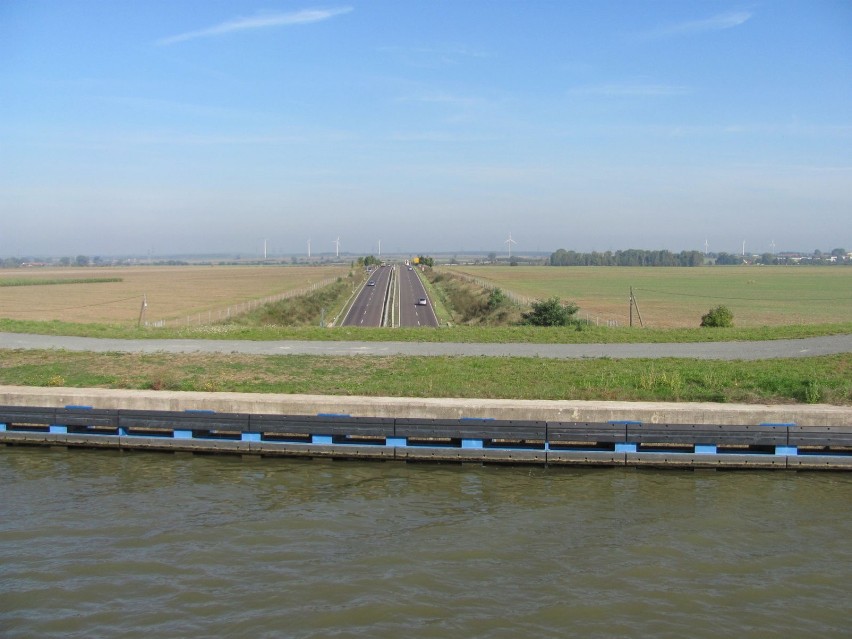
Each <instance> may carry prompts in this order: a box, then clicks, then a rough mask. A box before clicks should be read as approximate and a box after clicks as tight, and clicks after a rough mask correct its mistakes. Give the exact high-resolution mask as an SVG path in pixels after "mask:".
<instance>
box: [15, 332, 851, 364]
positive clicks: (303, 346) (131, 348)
mask: <svg viewBox="0 0 852 639" xmlns="http://www.w3.org/2000/svg"><path fill="white" fill-rule="evenodd" d="M329 330H333V329H329ZM0 348H2V349H7V350H8V349H26V350H34V349H61V350H66V351H91V352H98V353H107V352H119V353H237V354H245V355H368V356H374V357H375V356H390V355H414V356H419V357H424V356H426V357H428V356H439V355H445V356H446V355H450V356H468V357H480V356H482V357H542V358H547V359H584V358H591V359H594V358H611V359H637V358H651V359H659V358H664V357H685V358H692V359H707V360H759V359H777V358H795V357H813V356H816V355H834V354H838V353H850V352H852V334H850V335H830V336H826V337H810V338H806V339H785V340H771V341H764V342H700V343H689V344H684V343H677V344H458V343H451V342H354V341H350V342H308V341H295V340H282V341H273V342H258V341H247V340H202V339H145V340H128V339H102V338H97V337H66V336H54V335H31V334H25V333H0Z"/></svg>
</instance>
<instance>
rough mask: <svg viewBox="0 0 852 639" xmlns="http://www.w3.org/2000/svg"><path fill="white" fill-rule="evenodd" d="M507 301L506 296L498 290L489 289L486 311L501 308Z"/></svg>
mask: <svg viewBox="0 0 852 639" xmlns="http://www.w3.org/2000/svg"><path fill="white" fill-rule="evenodd" d="M507 301H508V298H507V297H506V294H505V293H503V291H501V290H500V289H499V288H493V289H491V293H489V294H488V310H490V311H493V310H494V309H496V308H499V307H500V306H502V305H503V304H504V303H505V302H507Z"/></svg>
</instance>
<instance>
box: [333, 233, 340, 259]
mask: <svg viewBox="0 0 852 639" xmlns="http://www.w3.org/2000/svg"><path fill="white" fill-rule="evenodd" d="M334 256H335V257H340V236H339V235H338V236H337V239H336V240H334Z"/></svg>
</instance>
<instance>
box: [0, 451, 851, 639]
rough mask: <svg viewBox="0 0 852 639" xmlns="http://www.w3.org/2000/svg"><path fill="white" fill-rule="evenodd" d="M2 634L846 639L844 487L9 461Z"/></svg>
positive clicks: (53, 454)
mask: <svg viewBox="0 0 852 639" xmlns="http://www.w3.org/2000/svg"><path fill="white" fill-rule="evenodd" d="M0 483H2V492H0V631H2V634H3V636H5V637H69V636H71V637H74V636H77V637H117V636H121V637H151V636H160V637H252V638H260V637H394V638H396V637H449V636H457V637H506V638H509V637H572V636H573V637H647V636H657V637H684V636H690V637H719V636H738V637H772V636H785V637H787V636H821V637H843V636H849V635H850V632H852V612H850V605H849V603H848V599H849V585H850V582H852V544H850V543H849V540H850V539H852V513H850V504H852V476H850V475H847V474H841V473H792V472H790V473H788V472H783V471H766V472H763V471H748V472H704V471H700V472H683V471H646V470H637V469H613V468H609V469H553V468H550V469H546V468H541V467H533V468H526V467H502V466H501V467H497V466H478V465H430V464H404V463H399V462H387V463H371V462H332V461H309V460H282V459H243V458H240V457H227V456H210V457H205V456H190V455H186V456H184V455H171V454H157V453H127V452H124V453H121V452H116V451H81V450H69V451H66V450H63V449H44V448H24V447H6V448H0Z"/></svg>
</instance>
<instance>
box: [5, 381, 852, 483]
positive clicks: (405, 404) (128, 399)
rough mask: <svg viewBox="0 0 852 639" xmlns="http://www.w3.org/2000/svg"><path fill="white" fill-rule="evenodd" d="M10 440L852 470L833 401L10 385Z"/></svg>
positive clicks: (843, 417) (849, 438) (851, 429)
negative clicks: (782, 403) (649, 400)
mask: <svg viewBox="0 0 852 639" xmlns="http://www.w3.org/2000/svg"><path fill="white" fill-rule="evenodd" d="M0 404H2V406H0V443H5V444H7V445H51V446H57V445H59V446H69V447H71V446H79V447H90V448H92V447H94V448H119V449H128V450H129V449H143V450H162V451H188V452H199V453H236V454H247V455H262V456H301V457H332V458H366V459H384V460H387V459H395V460H404V461H457V462H459V461H467V462H488V463H530V464H551V465H559V464H573V465H608V466H624V465H627V466H657V467H692V468H701V467H708V468H710V467H712V468H719V467H723V468H776V469H830V470H850V469H852V411H850V409H849V408H844V407H831V406H791V407H775V406H747V405H738V406H730V405H716V404H682V405H681V404H664V403H654V404H641V403H638V404H633V403H615V402H613V403H610V402H571V401H565V402H560V401H545V402H538V401H510V400H452V399H407V398H363V397H358V398H351V397H321V396H291V395H252V394H235V393H175V392H156V391H111V390H101V389H59V388H56V389H33V388H17V387H0Z"/></svg>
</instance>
